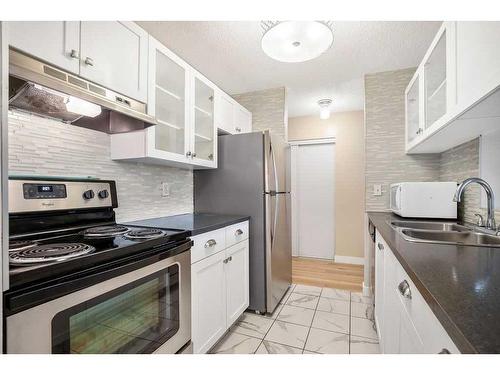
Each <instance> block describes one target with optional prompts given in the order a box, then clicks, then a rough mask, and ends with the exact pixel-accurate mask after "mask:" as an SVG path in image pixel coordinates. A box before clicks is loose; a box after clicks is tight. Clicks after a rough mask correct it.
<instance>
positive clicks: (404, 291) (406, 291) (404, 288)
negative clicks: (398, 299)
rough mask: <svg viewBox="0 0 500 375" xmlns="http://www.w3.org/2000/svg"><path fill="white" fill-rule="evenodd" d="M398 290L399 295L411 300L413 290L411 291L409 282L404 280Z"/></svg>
mask: <svg viewBox="0 0 500 375" xmlns="http://www.w3.org/2000/svg"><path fill="white" fill-rule="evenodd" d="M398 290H399V293H401V295H402V296H403V297H405V298H408V299H411V290H410V284H408V281H406V280H403V281H401V282H400V283H399V285H398Z"/></svg>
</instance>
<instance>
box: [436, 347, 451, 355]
mask: <svg viewBox="0 0 500 375" xmlns="http://www.w3.org/2000/svg"><path fill="white" fill-rule="evenodd" d="M438 354H451V353H450V351H449V350H448V349H446V348H443V349H441V351H440V352H439V353H438Z"/></svg>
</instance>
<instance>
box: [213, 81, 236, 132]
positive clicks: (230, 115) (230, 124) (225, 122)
mask: <svg viewBox="0 0 500 375" xmlns="http://www.w3.org/2000/svg"><path fill="white" fill-rule="evenodd" d="M215 106H216V114H215V115H216V126H217V128H219V129H221V130H223V131H224V132H226V133H229V134H233V133H234V124H235V120H234V111H233V106H234V103H233V101H232V100H231V98H229V97H228V96H227V95H226V94H225V93H224V92H222V91H219V92H218V94H217V96H216V102H215Z"/></svg>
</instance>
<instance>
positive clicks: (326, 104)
mask: <svg viewBox="0 0 500 375" xmlns="http://www.w3.org/2000/svg"><path fill="white" fill-rule="evenodd" d="M330 104H332V99H321V100H318V105H319V118H320V119H322V120H327V119H329V118H330Z"/></svg>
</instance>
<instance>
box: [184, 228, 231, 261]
mask: <svg viewBox="0 0 500 375" xmlns="http://www.w3.org/2000/svg"><path fill="white" fill-rule="evenodd" d="M191 239H192V240H193V247H192V248H191V264H193V263H196V262H198V261H199V260H202V259H204V258H206V257H209V256H210V255H213V254H216V253H218V252H219V251H222V250H224V249H225V248H226V231H225V229H218V230H214V231H212V232H207V233H203V234H199V235H197V236H194V237H191Z"/></svg>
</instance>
